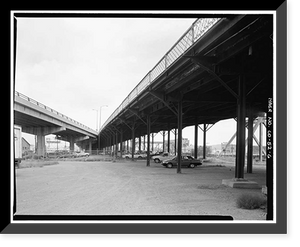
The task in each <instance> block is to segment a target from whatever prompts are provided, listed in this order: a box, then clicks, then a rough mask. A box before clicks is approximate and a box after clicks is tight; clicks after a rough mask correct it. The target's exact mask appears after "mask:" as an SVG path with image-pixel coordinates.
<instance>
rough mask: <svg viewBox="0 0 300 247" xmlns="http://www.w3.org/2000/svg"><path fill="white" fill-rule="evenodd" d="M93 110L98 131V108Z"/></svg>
mask: <svg viewBox="0 0 300 247" xmlns="http://www.w3.org/2000/svg"><path fill="white" fill-rule="evenodd" d="M93 111H96V112H97V118H96V131H98V110H97V109H93Z"/></svg>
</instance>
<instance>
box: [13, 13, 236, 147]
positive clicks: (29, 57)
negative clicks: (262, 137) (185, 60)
mask: <svg viewBox="0 0 300 247" xmlns="http://www.w3.org/2000/svg"><path fill="white" fill-rule="evenodd" d="M194 21H195V19H188V18H181V19H180V18H178V19H173V18H163V19H158V18H141V19H140V18H18V23H17V28H18V29H17V32H18V33H17V67H16V83H15V89H16V90H17V91H18V92H20V93H22V94H25V95H27V96H28V97H30V98H33V99H35V100H37V101H39V102H41V103H43V104H44V105H47V106H49V107H51V108H53V109H55V110H57V111H59V112H61V113H63V114H65V115H67V116H68V117H71V118H73V119H75V120H77V121H78V122H81V123H82V124H84V125H87V126H89V127H91V128H93V129H96V111H93V110H92V109H99V108H100V106H101V105H108V107H104V108H102V114H101V118H102V121H101V122H102V124H103V123H104V122H105V120H106V119H107V118H108V117H109V116H110V115H111V114H112V113H113V111H114V110H115V109H116V108H117V107H118V106H119V105H120V104H121V102H122V101H123V100H124V99H125V97H126V96H127V95H128V94H129V93H130V91H131V90H132V89H133V88H134V87H135V86H136V85H137V84H138V83H139V82H140V81H141V79H142V78H143V77H144V76H145V75H146V74H147V73H148V72H149V71H150V70H151V69H152V68H153V67H154V66H155V64H156V63H157V62H158V61H159V60H160V59H161V58H162V57H163V56H164V54H165V53H166V52H167V51H168V50H169V49H170V48H171V46H172V45H174V44H175V42H176V41H177V40H178V39H179V38H180V37H181V35H182V34H183V33H184V32H185V31H186V30H187V29H188V28H189V27H190V26H191V24H192V23H193V22H194ZM235 128H236V123H235V121H234V120H228V121H222V122H220V123H217V124H216V125H215V126H214V127H213V128H212V129H211V130H210V131H209V132H208V133H207V142H208V143H209V144H220V143H221V142H227V141H228V140H229V139H230V137H231V136H232V135H233V134H234V132H235ZM193 133H194V130H193V128H186V129H184V131H183V137H187V138H189V139H190V141H191V143H193V140H194V139H193ZM29 139H30V138H29ZM156 139H157V140H159V139H162V138H161V135H157V137H156ZM29 142H31V140H29ZM31 144H33V143H31ZM201 144H202V134H201V132H199V145H201Z"/></svg>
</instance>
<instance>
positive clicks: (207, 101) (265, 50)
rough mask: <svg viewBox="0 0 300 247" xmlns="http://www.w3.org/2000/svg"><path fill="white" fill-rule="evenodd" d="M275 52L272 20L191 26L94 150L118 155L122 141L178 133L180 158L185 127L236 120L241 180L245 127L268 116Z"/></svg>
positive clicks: (217, 20)
mask: <svg viewBox="0 0 300 247" xmlns="http://www.w3.org/2000/svg"><path fill="white" fill-rule="evenodd" d="M273 52H274V51H273V15H250V14H249V15H216V16H212V15H210V16H209V18H201V19H198V20H196V21H195V22H194V23H193V24H192V26H191V27H190V28H189V29H188V30H187V31H186V32H185V33H184V34H183V35H182V37H181V38H180V39H179V40H178V42H177V43H176V44H175V45H174V46H173V47H171V49H170V50H169V51H168V52H167V53H166V54H165V56H163V58H162V59H161V60H160V61H159V62H158V63H157V64H156V65H155V67H154V68H153V69H152V70H151V71H150V72H149V73H148V74H147V75H146V76H145V77H144V78H143V79H142V80H141V82H140V83H138V85H137V86H136V87H135V88H134V89H133V90H132V91H131V93H130V94H129V95H128V96H127V97H126V98H125V99H124V101H123V102H122V103H121V105H120V106H119V107H118V108H117V109H116V110H115V112H114V113H113V114H112V115H111V116H110V117H109V118H108V120H107V121H106V122H105V123H104V124H103V126H102V128H101V130H100V133H99V138H98V140H99V143H98V145H99V146H100V148H108V147H111V146H114V145H115V148H118V146H119V145H116V144H118V143H120V147H119V148H121V149H122V143H123V142H124V141H125V140H130V139H134V138H136V137H139V136H143V135H147V136H148V138H147V139H148V140H149V139H150V133H151V132H155V133H156V132H159V131H168V133H169V131H170V130H172V129H177V131H178V152H177V153H178V155H179V156H180V155H181V148H180V147H181V140H182V129H183V128H184V127H186V126H194V125H195V126H198V125H199V124H205V125H207V124H214V123H216V122H218V121H220V120H224V119H229V118H236V119H237V164H238V165H237V167H236V177H237V178H243V176H244V174H243V171H242V170H241V169H242V167H243V166H244V161H243V160H244V159H245V121H246V120H245V119H246V117H248V118H251V119H253V118H254V117H256V116H262V115H263V114H264V113H265V112H267V105H268V98H269V97H273ZM250 124H251V121H250ZM249 139H251V138H249ZM132 143H133V145H132V150H135V147H134V143H135V142H132ZM149 149H150V143H149V141H148V151H149ZM148 164H150V163H148ZM180 169H181V168H180V165H178V170H177V172H179V173H180Z"/></svg>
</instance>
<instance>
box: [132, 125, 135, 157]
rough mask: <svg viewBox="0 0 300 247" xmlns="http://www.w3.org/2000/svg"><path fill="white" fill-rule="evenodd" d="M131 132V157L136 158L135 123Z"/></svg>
mask: <svg viewBox="0 0 300 247" xmlns="http://www.w3.org/2000/svg"><path fill="white" fill-rule="evenodd" d="M131 134H132V142H131V143H132V146H131V159H132V160H134V152H135V127H134V124H133V126H132V129H131Z"/></svg>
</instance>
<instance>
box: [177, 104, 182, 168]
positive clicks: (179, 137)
mask: <svg viewBox="0 0 300 247" xmlns="http://www.w3.org/2000/svg"><path fill="white" fill-rule="evenodd" d="M181 156H182V99H180V100H179V102H178V149H177V173H181V163H182V162H181Z"/></svg>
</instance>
